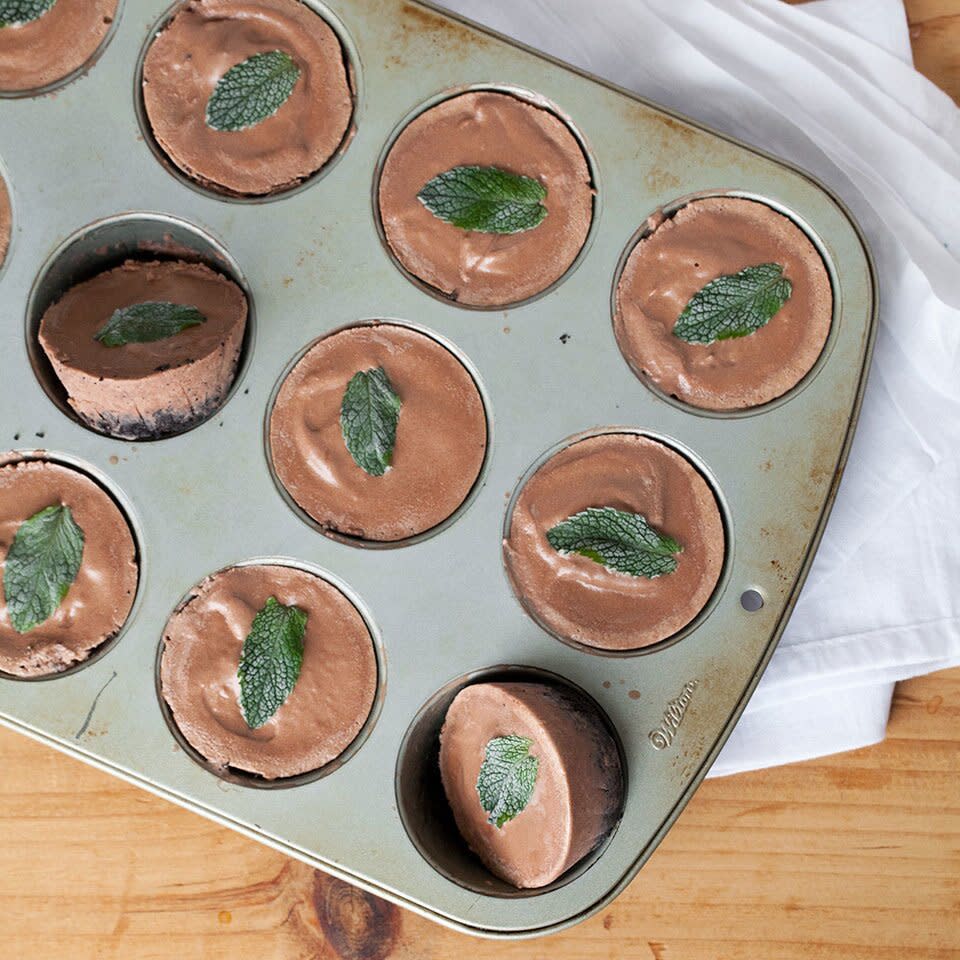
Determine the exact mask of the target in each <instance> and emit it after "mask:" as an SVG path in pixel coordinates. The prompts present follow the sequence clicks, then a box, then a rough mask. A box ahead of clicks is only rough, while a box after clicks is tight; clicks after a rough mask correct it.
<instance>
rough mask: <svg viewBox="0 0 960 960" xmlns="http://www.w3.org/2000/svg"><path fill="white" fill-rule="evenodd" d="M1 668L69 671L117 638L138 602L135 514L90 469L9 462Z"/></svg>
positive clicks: (4, 469)
mask: <svg viewBox="0 0 960 960" xmlns="http://www.w3.org/2000/svg"><path fill="white" fill-rule="evenodd" d="M0 558H2V560H3V566H2V571H0V577H2V587H3V594H2V601H3V603H2V606H0V670H2V671H4V672H5V673H10V674H13V675H15V676H19V677H36V676H42V675H44V674H51V673H59V672H61V671H63V670H66V669H68V668H69V667H72V666H75V665H76V664H78V663H81V662H82V661H84V660H86V659H87V658H88V657H89V656H90V655H91V654H92V653H93V652H94V651H95V650H96V649H97V648H99V647H101V646H102V645H103V644H105V643H106V642H107V641H109V640H111V639H112V638H113V637H115V636H116V635H117V633H118V632H119V631H120V629H121V628H122V627H123V625H124V623H125V622H126V619H127V616H128V615H129V613H130V608H131V607H132V606H133V601H134V597H135V595H136V591H137V579H138V576H139V571H138V564H137V550H136V545H135V543H134V539H133V534H132V533H131V532H130V526H129V524H128V523H127V520H126V518H125V517H124V515H123V514H122V513H121V511H120V508H119V507H118V506H117V505H116V503H114V501H113V500H112V499H111V497H110V496H109V495H108V494H107V493H106V492H105V491H104V490H103V489H102V488H101V487H100V486H98V485H97V484H96V483H94V481H93V480H91V479H90V478H89V477H88V476H86V474H83V473H81V472H80V471H78V470H73V469H71V468H69V467H65V466H61V465H60V464H58V463H53V462H50V461H44V460H21V461H14V462H8V463H5V464H4V465H2V466H0Z"/></svg>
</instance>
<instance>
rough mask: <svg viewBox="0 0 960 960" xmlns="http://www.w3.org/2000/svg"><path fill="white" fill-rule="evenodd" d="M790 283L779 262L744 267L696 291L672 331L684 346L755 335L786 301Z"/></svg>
mask: <svg viewBox="0 0 960 960" xmlns="http://www.w3.org/2000/svg"><path fill="white" fill-rule="evenodd" d="M792 291H793V284H792V283H791V282H790V281H789V280H788V279H787V278H786V277H785V276H784V275H783V267H782V266H780V264H779V263H761V264H758V265H757V266H755V267H745V268H744V269H743V270H741V271H740V272H739V273H728V274H724V276H722V277H717V278H716V279H715V280H711V281H710V282H709V283H708V284H707V285H706V286H704V287H702V288H701V289H700V290H698V291H697V292H696V293H695V294H694V295H693V296H692V297H691V298H690V302H689V303H688V304H687V305H686V306H685V307H684V308H683V313H681V314H680V317H679V319H678V320H677V322H676V324H675V325H674V328H673V335H674V336H675V337H679V338H680V339H681V340H686V341H687V343H713V342H714V341H715V340H730V339H732V338H734V337H745V336H747V335H748V334H751V333H755V332H756V331H757V330H759V329H760V328H761V327H762V326H765V325H766V324H767V323H769V322H770V320H771V318H772V317H773V315H774V314H775V313H776V312H777V311H778V310H779V309H780V308H781V307H782V306H783V305H784V304H785V303H786V302H787V301H788V300H789V299H790V294H791V292H792Z"/></svg>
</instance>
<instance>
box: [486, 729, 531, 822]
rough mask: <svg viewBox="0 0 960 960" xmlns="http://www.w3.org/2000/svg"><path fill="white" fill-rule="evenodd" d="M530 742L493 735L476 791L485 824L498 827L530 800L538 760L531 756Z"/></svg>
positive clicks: (513, 737) (512, 735)
mask: <svg viewBox="0 0 960 960" xmlns="http://www.w3.org/2000/svg"><path fill="white" fill-rule="evenodd" d="M532 744H533V741H532V740H531V739H530V738H529V737H518V736H516V735H515V734H510V735H508V736H506V737H494V738H493V739H492V740H491V741H490V742H489V743H488V744H487V748H486V750H485V751H484V755H483V763H482V764H481V765H480V775H479V776H478V777H477V794H478V795H479V797H480V806H481V807H483V809H484V810H485V811H486V812H487V814H488V817H487V823H492V824H493V825H494V826H495V827H496V828H497V829H498V830H499V829H500V828H501V827H502V826H503V825H504V824H505V823H506V822H507V821H508V820H512V819H513V818H514V817H515V816H516V815H517V814H518V813H520V812H522V810H523V808H524V807H526V805H527V804H528V803H529V802H530V797H531V796H532V795H533V788H534V786H535V785H536V782H537V768H538V767H539V766H540V761H539V760H538V759H537V758H536V757H532V756H530V747H531V745H532Z"/></svg>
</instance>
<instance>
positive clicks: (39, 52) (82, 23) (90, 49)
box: [0, 0, 123, 98]
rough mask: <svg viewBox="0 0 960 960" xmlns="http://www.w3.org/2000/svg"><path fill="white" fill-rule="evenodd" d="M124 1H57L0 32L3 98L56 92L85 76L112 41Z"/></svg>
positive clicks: (1, 95)
mask: <svg viewBox="0 0 960 960" xmlns="http://www.w3.org/2000/svg"><path fill="white" fill-rule="evenodd" d="M122 6H123V0H85V2H84V3H60V2H54V3H50V4H48V5H47V9H46V11H45V12H43V13H42V15H41V16H39V17H37V18H36V19H33V20H29V21H24V22H19V23H12V24H7V25H5V26H2V27H0V98H5V97H6V98H10V97H38V96H40V95H42V94H45V93H52V92H53V91H54V90H58V89H60V88H61V87H63V86H64V85H65V84H68V83H70V82H71V81H72V80H75V79H76V78H77V77H79V76H81V75H82V74H84V73H86V71H87V70H89V69H90V68H91V67H92V66H93V65H94V63H95V62H96V61H97V59H98V58H99V57H100V55H101V54H102V53H103V51H104V49H105V48H106V46H107V44H108V43H109V42H110V40H111V38H112V37H113V34H114V31H115V30H116V28H117V23H118V22H119V19H120V11H121V8H122Z"/></svg>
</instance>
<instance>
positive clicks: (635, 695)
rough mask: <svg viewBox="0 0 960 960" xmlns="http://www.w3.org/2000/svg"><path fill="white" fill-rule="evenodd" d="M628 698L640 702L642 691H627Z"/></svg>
mask: <svg viewBox="0 0 960 960" xmlns="http://www.w3.org/2000/svg"><path fill="white" fill-rule="evenodd" d="M627 696H628V697H629V698H630V699H631V700H639V699H640V691H639V690H628V691H627Z"/></svg>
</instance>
